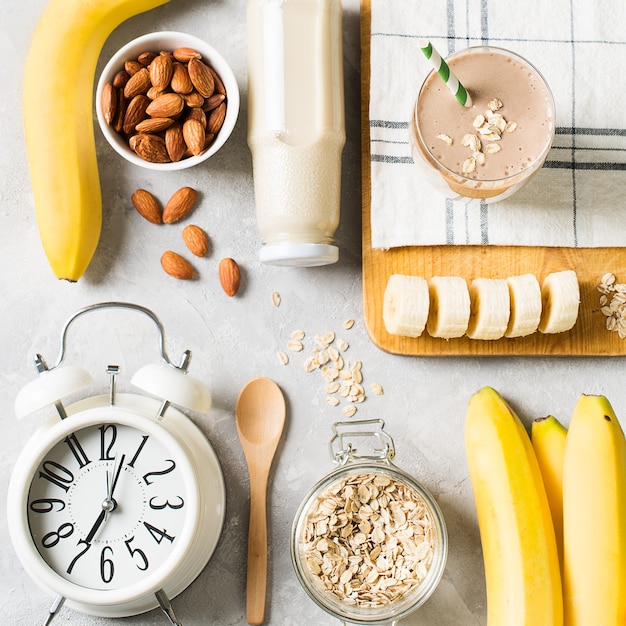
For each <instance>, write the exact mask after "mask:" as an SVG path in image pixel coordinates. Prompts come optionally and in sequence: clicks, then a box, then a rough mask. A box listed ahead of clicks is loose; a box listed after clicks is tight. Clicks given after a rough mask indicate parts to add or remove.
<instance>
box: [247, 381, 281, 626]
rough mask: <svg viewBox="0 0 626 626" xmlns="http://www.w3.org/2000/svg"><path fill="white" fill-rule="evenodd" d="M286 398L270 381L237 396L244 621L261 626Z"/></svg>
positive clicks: (251, 384)
mask: <svg viewBox="0 0 626 626" xmlns="http://www.w3.org/2000/svg"><path fill="white" fill-rule="evenodd" d="M285 413H286V409H285V398H284V397H283V394H282V392H281V390H280V388H279V387H278V385H277V384H276V383H275V382H274V381H272V380H270V379H269V378H255V379H253V380H251V381H250V382H249V383H248V384H247V385H246V386H245V387H244V388H243V389H242V390H241V393H240V394H239V398H238V399H237V406H236V408H235V415H236V418H237V433H238V434H239V440H240V441H241V447H242V448H243V452H244V454H245V456H246V461H247V463H248V473H249V475H250V526H249V528H248V575H247V583H246V617H247V619H248V624H253V625H258V624H262V623H263V619H264V617H265V593H266V587H267V503H266V496H267V480H268V476H269V472H270V468H271V466H272V460H273V458H274V454H275V452H276V448H277V447H278V442H279V440H280V437H281V435H282V432H283V427H284V425H285Z"/></svg>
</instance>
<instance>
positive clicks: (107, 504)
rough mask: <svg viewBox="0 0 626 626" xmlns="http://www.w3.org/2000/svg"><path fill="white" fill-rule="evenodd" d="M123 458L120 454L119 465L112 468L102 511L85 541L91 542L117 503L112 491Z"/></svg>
mask: <svg viewBox="0 0 626 626" xmlns="http://www.w3.org/2000/svg"><path fill="white" fill-rule="evenodd" d="M125 458H126V455H124V454H122V456H121V457H120V462H119V465H118V466H117V468H115V470H114V471H115V475H114V476H113V481H112V482H111V484H110V486H109V490H108V493H107V497H106V500H105V501H104V502H103V503H102V511H100V514H99V515H98V517H97V519H96V521H95V522H94V524H93V526H92V527H91V530H90V531H89V532H88V533H87V536H86V537H85V543H91V542H92V541H93V538H94V537H95V536H96V533H97V532H98V530H100V526H102V524H103V523H104V522H105V521H106V520H107V519H108V517H109V513H110V512H111V511H113V510H114V509H115V507H116V505H117V502H115V500H114V499H113V493H114V492H115V487H116V486H117V481H118V479H119V477H120V474H121V472H122V467H123V465H124V459H125Z"/></svg>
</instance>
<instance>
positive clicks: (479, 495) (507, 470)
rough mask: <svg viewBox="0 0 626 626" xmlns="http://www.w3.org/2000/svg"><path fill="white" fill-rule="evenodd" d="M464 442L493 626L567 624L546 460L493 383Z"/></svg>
mask: <svg viewBox="0 0 626 626" xmlns="http://www.w3.org/2000/svg"><path fill="white" fill-rule="evenodd" d="M465 449H466V454H467V462H468V468H469V476H470V480H471V483H472V488H473V491H474V499H475V502H476V511H477V515H478V525H479V530H480V537H481V543H482V547H483V558H484V564H485V578H486V584H487V624H488V626H561V624H562V623H563V599H562V591H561V575H560V570H559V559H558V552H557V545H556V539H555V534H554V528H553V526H552V518H551V515H550V508H549V503H548V498H547V495H546V491H545V488H544V486H543V481H542V477H541V473H540V469H539V464H538V463H537V459H536V457H535V453H534V451H533V447H532V445H531V441H530V438H529V436H528V434H527V432H526V430H525V428H524V426H523V424H522V423H521V422H520V420H519V418H518V417H517V416H516V415H515V413H514V412H513V411H512V410H511V408H510V407H509V406H508V404H507V403H506V402H505V401H504V399H503V398H502V397H501V396H500V395H499V394H498V392H497V391H495V390H494V389H492V388H491V387H484V388H483V389H481V390H480V391H478V392H477V393H475V394H474V395H473V396H472V398H471V399H470V401H469V405H468V407H467V416H466V421H465ZM593 624H594V626H595V623H593ZM587 626H592V622H590V623H589V624H587Z"/></svg>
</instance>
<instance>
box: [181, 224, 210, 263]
mask: <svg viewBox="0 0 626 626" xmlns="http://www.w3.org/2000/svg"><path fill="white" fill-rule="evenodd" d="M183 241H184V242H185V244H186V246H187V247H188V248H189V250H190V251H191V253H192V254H194V255H195V256H200V257H202V256H206V254H207V252H208V251H209V237H208V235H207V234H206V233H205V232H204V231H203V230H202V228H200V226H196V225H195V224H189V226H185V228H183Z"/></svg>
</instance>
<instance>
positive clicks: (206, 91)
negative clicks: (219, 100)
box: [187, 59, 215, 98]
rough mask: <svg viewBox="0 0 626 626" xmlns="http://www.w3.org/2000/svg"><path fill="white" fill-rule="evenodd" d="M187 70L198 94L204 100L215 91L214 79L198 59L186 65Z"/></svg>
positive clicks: (207, 68)
mask: <svg viewBox="0 0 626 626" xmlns="http://www.w3.org/2000/svg"><path fill="white" fill-rule="evenodd" d="M187 70H188V72H189V78H191V82H192V83H193V86H194V87H195V88H196V90H197V91H198V93H199V94H200V95H201V96H203V97H205V98H209V97H211V96H212V95H213V92H214V91H215V79H214V78H213V73H212V72H211V70H210V69H209V67H208V66H207V65H205V64H204V63H203V62H202V61H200V59H191V60H190V61H189V63H188V64H187Z"/></svg>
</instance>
